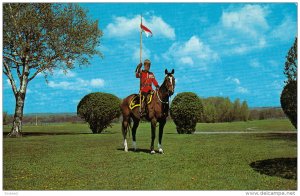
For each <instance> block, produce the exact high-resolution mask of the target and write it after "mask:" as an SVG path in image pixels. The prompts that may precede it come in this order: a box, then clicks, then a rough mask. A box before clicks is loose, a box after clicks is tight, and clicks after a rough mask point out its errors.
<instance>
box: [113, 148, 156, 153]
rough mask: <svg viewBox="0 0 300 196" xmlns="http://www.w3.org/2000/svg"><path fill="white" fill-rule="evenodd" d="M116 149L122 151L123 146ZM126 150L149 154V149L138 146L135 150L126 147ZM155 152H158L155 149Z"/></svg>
mask: <svg viewBox="0 0 300 196" xmlns="http://www.w3.org/2000/svg"><path fill="white" fill-rule="evenodd" d="M117 150H120V151H124V148H118V149H117ZM128 151H129V152H136V153H141V152H142V153H147V154H150V150H149V149H142V148H138V149H136V150H134V148H128ZM155 152H156V153H158V152H157V151H155Z"/></svg>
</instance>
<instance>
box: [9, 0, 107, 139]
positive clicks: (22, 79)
mask: <svg viewBox="0 0 300 196" xmlns="http://www.w3.org/2000/svg"><path fill="white" fill-rule="evenodd" d="M101 36H102V32H101V30H100V29H99V28H98V21H92V20H91V19H89V18H88V17H87V15H86V11H85V10H83V9H82V8H80V7H79V6H78V5H76V4H50V3H4V4H3V67H4V68H3V73H4V74H5V75H6V76H7V77H8V79H9V81H10V84H11V87H12V90H13V94H14V96H15V100H16V106H15V114H14V119H13V126H12V129H11V132H10V133H9V136H11V137H18V136H21V135H22V134H21V133H22V118H23V108H24V104H25V97H26V90H27V86H28V83H29V82H30V81H32V80H33V79H34V78H35V77H36V76H37V75H38V74H43V75H44V76H45V79H46V81H47V76H48V74H53V71H54V70H55V69H62V70H63V71H64V72H65V73H66V72H67V70H69V69H72V68H74V66H75V63H77V64H78V65H79V66H81V65H87V64H89V58H91V57H92V56H94V55H100V56H102V54H101V53H100V52H99V51H97V50H96V48H97V46H98V45H99V44H100V37H101ZM17 80H19V82H17ZM17 84H19V85H17Z"/></svg>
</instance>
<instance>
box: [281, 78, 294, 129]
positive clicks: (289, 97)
mask: <svg viewBox="0 0 300 196" xmlns="http://www.w3.org/2000/svg"><path fill="white" fill-rule="evenodd" d="M280 102H281V107H282V109H283V111H284V113H285V114H286V115H287V117H288V118H289V119H290V121H291V122H292V124H293V125H294V127H295V128H297V81H290V82H289V83H288V84H286V85H285V87H284V88H283V90H282V93H281V96H280Z"/></svg>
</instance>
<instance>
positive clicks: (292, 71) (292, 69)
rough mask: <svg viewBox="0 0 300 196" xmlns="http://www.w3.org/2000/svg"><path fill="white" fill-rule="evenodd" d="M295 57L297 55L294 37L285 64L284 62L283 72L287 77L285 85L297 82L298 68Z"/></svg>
mask: <svg viewBox="0 0 300 196" xmlns="http://www.w3.org/2000/svg"><path fill="white" fill-rule="evenodd" d="M297 56H298V55H297V37H296V38H295V42H294V44H293V46H292V47H291V48H290V50H289V52H288V54H287V56H286V62H285V66H284V72H283V73H284V74H285V75H286V77H287V80H286V81H285V83H289V82H290V81H297V67H298V61H297Z"/></svg>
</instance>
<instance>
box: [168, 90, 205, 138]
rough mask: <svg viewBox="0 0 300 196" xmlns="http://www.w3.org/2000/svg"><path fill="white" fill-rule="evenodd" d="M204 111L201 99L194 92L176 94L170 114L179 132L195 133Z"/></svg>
mask: <svg viewBox="0 0 300 196" xmlns="http://www.w3.org/2000/svg"><path fill="white" fill-rule="evenodd" d="M202 112H203V105H202V101H201V99H200V98H199V97H198V96H197V95H196V94H195V93H192V92H184V93H179V94H178V95H176V97H175V98H174V100H173V101H172V104H171V108H170V114H171V117H172V119H173V121H174V123H175V124H176V129H177V132H178V133H179V134H183V133H188V134H190V133H194V132H195V128H196V124H197V122H198V120H199V118H200V117H201V115H202Z"/></svg>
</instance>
